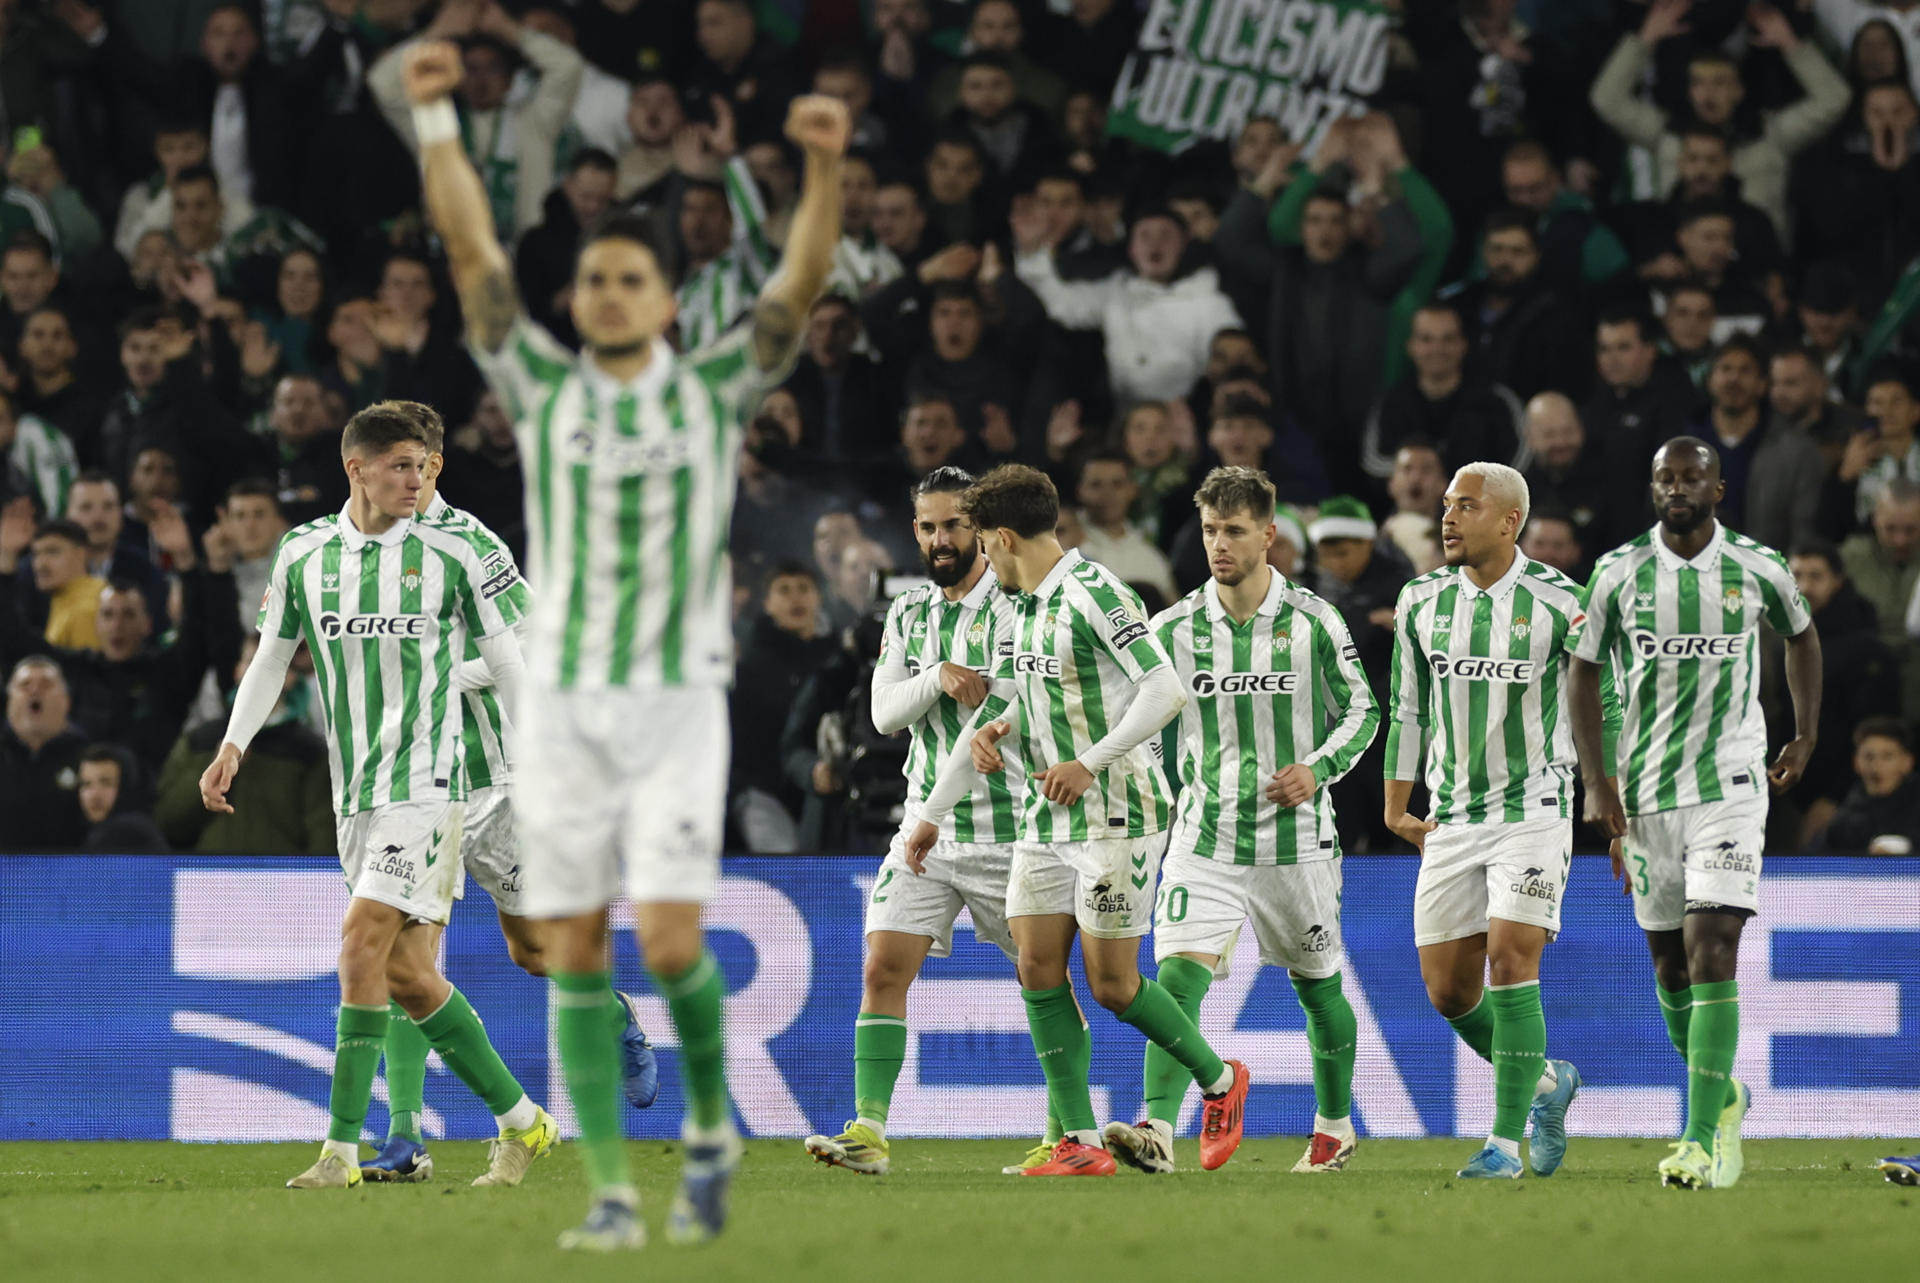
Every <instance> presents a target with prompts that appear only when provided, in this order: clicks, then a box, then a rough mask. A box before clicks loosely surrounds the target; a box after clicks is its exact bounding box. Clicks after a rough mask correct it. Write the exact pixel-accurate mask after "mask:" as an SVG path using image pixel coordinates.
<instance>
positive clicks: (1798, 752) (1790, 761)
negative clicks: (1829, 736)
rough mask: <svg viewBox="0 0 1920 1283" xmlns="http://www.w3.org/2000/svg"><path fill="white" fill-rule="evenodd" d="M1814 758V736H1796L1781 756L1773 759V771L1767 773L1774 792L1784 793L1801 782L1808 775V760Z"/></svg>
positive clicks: (1781, 752)
mask: <svg viewBox="0 0 1920 1283" xmlns="http://www.w3.org/2000/svg"><path fill="white" fill-rule="evenodd" d="M1812 756H1813V736H1811V735H1796V736H1795V737H1794V738H1792V739H1790V740H1788V741H1787V746H1786V747H1785V748H1783V749H1781V750H1780V756H1778V757H1776V758H1774V759H1773V769H1772V770H1770V771H1768V772H1767V778H1768V779H1769V780H1771V781H1772V782H1773V791H1774V792H1776V793H1784V792H1786V791H1787V790H1788V789H1790V788H1792V787H1793V786H1794V785H1796V784H1798V783H1799V782H1800V777H1801V776H1802V775H1805V774H1806V773H1807V759H1808V758H1809V757H1812Z"/></svg>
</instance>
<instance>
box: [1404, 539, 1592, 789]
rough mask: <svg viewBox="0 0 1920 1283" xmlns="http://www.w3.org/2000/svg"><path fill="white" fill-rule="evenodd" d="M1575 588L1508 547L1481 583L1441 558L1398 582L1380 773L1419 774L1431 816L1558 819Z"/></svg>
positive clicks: (1577, 617) (1568, 768) (1565, 762)
mask: <svg viewBox="0 0 1920 1283" xmlns="http://www.w3.org/2000/svg"><path fill="white" fill-rule="evenodd" d="M1584 618H1585V616H1584V612H1583V611H1582V609H1581V601H1580V585H1578V584H1576V583H1575V582H1574V581H1573V580H1571V579H1569V578H1567V577H1566V576H1565V575H1563V574H1561V573H1560V572H1559V571H1557V570H1555V569H1554V568H1553V567H1551V566H1546V565H1542V564H1541V563H1540V562H1537V561H1534V560H1532V559H1531V558H1529V557H1527V556H1526V555H1525V554H1522V553H1518V552H1516V553H1515V554H1514V560H1513V566H1512V567H1511V568H1510V569H1509V570H1508V571H1507V573H1506V574H1504V575H1502V576H1501V577H1500V581H1499V582H1498V583H1496V584H1494V586H1493V588H1492V589H1491V590H1490V591H1482V590H1481V589H1480V588H1479V587H1478V586H1477V585H1476V584H1475V583H1474V582H1473V581H1472V580H1470V579H1468V578H1467V574H1466V571H1465V570H1463V569H1459V568H1455V567H1451V566H1443V567H1441V568H1440V569H1439V570H1435V571H1433V572H1431V573H1429V574H1425V575H1422V576H1420V577H1419V578H1418V579H1415V580H1412V581H1411V582H1410V583H1408V584H1407V586H1406V587H1405V588H1402V589H1401V590H1400V599H1399V601H1398V602H1397V603H1396V605H1395V607H1394V620H1393V681H1392V691H1391V694H1390V695H1389V701H1388V702H1389V712H1388V716H1389V718H1390V720H1389V722H1388V726H1387V760H1386V777H1387V778H1388V779H1390V780H1414V779H1418V778H1419V777H1420V756H1421V749H1422V747H1423V743H1424V746H1425V747H1426V779H1427V788H1428V789H1429V790H1430V791H1431V792H1432V794H1433V813H1432V816H1431V817H1430V818H1432V819H1433V820H1434V821H1436V822H1437V823H1440V824H1482V823H1486V822H1489V821H1492V822H1494V823H1508V824H1512V823H1518V822H1520V821H1522V820H1544V819H1552V818H1556V817H1557V818H1560V819H1566V818H1568V817H1569V816H1570V815H1571V804H1570V801H1569V794H1570V792H1571V785H1572V782H1573V776H1574V770H1575V764H1576V763H1575V757H1574V751H1573V718H1572V715H1571V712H1570V705H1569V704H1568V703H1567V662H1568V656H1569V655H1570V654H1571V651H1572V646H1573V642H1574V637H1575V635H1576V634H1577V631H1578V629H1579V628H1580V626H1581V624H1582V622H1583V620H1584Z"/></svg>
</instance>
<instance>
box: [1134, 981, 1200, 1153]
mask: <svg viewBox="0 0 1920 1283" xmlns="http://www.w3.org/2000/svg"><path fill="white" fill-rule="evenodd" d="M1212 984H1213V972H1212V971H1211V970H1209V969H1208V968H1206V967H1203V966H1201V965H1200V964H1199V963H1197V962H1195V961H1194V960H1193V959H1191V958H1179V957H1174V958H1168V959H1167V960H1166V961H1165V962H1163V963H1161V964H1160V987H1161V988H1162V989H1164V990H1166V991H1167V992H1168V993H1169V994H1171V995H1173V1000H1174V1001H1175V1002H1176V1003H1178V1004H1180V1010H1182V1011H1184V1012H1186V1013H1187V1019H1189V1020H1193V1021H1198V1020H1199V1019H1200V1002H1201V1000H1202V999H1204V998H1205V997H1206V996H1207V990H1208V988H1210V987H1211V986H1212ZM1145 1077H1146V1096H1147V1117H1148V1118H1152V1119H1156V1120H1157V1121H1159V1122H1163V1123H1165V1124H1166V1125H1167V1126H1169V1127H1177V1126H1179V1123H1180V1102H1181V1101H1183V1100H1185V1099H1186V1096H1187V1084H1188V1083H1190V1082H1192V1081H1193V1075H1191V1074H1189V1073H1188V1072H1187V1071H1186V1070H1185V1069H1183V1068H1181V1065H1180V1062H1179V1061H1177V1060H1175V1059H1174V1058H1173V1053H1172V1052H1170V1051H1168V1050H1166V1049H1165V1048H1163V1047H1162V1046H1161V1045H1160V1044H1159V1043H1157V1042H1150V1043H1148V1044H1147V1066H1146V1073H1145Z"/></svg>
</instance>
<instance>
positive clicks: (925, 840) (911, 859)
mask: <svg viewBox="0 0 1920 1283" xmlns="http://www.w3.org/2000/svg"><path fill="white" fill-rule="evenodd" d="M939 840H940V829H939V827H938V826H937V825H935V824H933V823H931V822H929V821H927V820H922V821H920V823H918V824H916V825H914V826H913V832H911V833H909V834H907V867H908V868H909V869H911V870H913V872H914V873H915V874H921V873H925V872H926V871H927V855H928V853H929V852H931V851H932V850H933V844H934V843H935V842H937V841H939Z"/></svg>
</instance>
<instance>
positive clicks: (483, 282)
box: [462, 265, 520, 352]
mask: <svg viewBox="0 0 1920 1283" xmlns="http://www.w3.org/2000/svg"><path fill="white" fill-rule="evenodd" d="M462 302H463V303H464V304H465V310H466V314H467V330H468V332H469V333H470V334H471V335H472V337H473V341H474V342H475V343H477V344H478V345H479V346H480V347H481V348H482V349H484V350H486V351H488V352H498V351H499V350H500V345H501V344H503V343H505V342H506V341H507V331H508V330H511V329H512V328H513V321H514V318H515V317H517V316H519V315H520V291H519V289H518V288H516V287H515V285H514V283H513V269H511V268H509V267H506V266H505V265H502V266H499V267H494V268H490V269H488V271H487V273H486V275H484V276H482V277H481V278H480V280H479V282H478V284H476V285H475V286H474V287H473V288H472V289H471V290H469V291H468V292H467V296H466V297H465V298H464V299H463V300H462Z"/></svg>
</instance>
